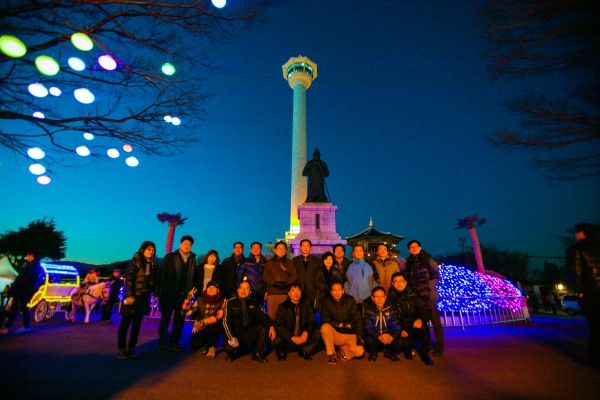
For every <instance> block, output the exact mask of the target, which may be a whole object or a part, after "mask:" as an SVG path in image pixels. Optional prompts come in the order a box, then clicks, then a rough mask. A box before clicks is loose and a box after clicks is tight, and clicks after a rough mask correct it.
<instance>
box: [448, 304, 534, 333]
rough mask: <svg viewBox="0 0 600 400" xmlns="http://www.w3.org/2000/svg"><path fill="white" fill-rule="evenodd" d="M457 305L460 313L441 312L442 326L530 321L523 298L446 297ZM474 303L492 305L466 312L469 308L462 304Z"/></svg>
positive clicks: (463, 326) (463, 327)
mask: <svg viewBox="0 0 600 400" xmlns="http://www.w3.org/2000/svg"><path fill="white" fill-rule="evenodd" d="M444 299H448V300H451V301H452V303H453V304H456V305H457V307H456V308H457V309H458V311H440V316H441V319H442V325H443V326H445V327H458V326H460V327H462V329H465V326H474V325H492V326H493V325H495V324H503V323H513V324H514V323H515V322H517V321H525V322H527V321H529V320H530V316H529V310H528V309H527V305H526V301H525V300H526V299H525V297H523V296H512V297H508V296H505V297H485V298H483V297H482V298H477V297H471V296H462V297H450V298H448V297H445V298H444ZM474 302H481V303H490V306H489V307H486V308H481V309H478V310H476V311H464V310H466V309H467V308H466V307H462V306H461V303H465V304H467V303H468V304H473V303H474ZM498 304H508V305H510V304H519V306H517V307H516V306H514V305H513V306H504V307H503V306H500V305H498Z"/></svg>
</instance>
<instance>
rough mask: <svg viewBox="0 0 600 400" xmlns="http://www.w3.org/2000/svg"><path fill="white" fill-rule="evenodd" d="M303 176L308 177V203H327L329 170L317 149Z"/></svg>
mask: <svg viewBox="0 0 600 400" xmlns="http://www.w3.org/2000/svg"><path fill="white" fill-rule="evenodd" d="M302 176H308V195H307V197H306V201H305V202H306V203H327V202H328V200H327V196H325V178H327V177H328V176H329V169H327V164H325V161H321V152H320V151H319V149H315V152H314V153H313V159H312V160H310V161H308V162H307V163H306V165H305V166H304V170H303V171H302Z"/></svg>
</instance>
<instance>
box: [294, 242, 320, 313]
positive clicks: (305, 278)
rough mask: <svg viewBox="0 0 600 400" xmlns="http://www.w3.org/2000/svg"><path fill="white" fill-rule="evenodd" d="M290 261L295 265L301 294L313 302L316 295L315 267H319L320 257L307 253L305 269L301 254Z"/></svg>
mask: <svg viewBox="0 0 600 400" xmlns="http://www.w3.org/2000/svg"><path fill="white" fill-rule="evenodd" d="M292 261H293V262H294V265H295V266H296V274H297V275H298V284H300V288H301V289H302V296H303V297H304V298H306V299H308V300H310V301H311V304H314V302H315V298H316V297H317V290H316V288H315V276H316V274H317V268H319V265H320V264H321V259H320V258H319V257H317V256H313V255H312V254H309V256H308V265H307V266H306V269H304V256H303V255H299V256H296V257H294V258H292Z"/></svg>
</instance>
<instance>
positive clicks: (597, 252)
mask: <svg viewBox="0 0 600 400" xmlns="http://www.w3.org/2000/svg"><path fill="white" fill-rule="evenodd" d="M575 238H576V239H577V243H576V244H574V245H572V246H571V247H569V248H568V249H567V252H566V258H567V260H566V266H567V273H568V274H569V279H570V280H571V287H572V288H573V291H575V293H578V294H579V303H580V305H581V312H582V314H583V315H585V318H586V319H587V322H588V328H589V330H590V347H589V353H590V357H591V358H592V360H593V361H595V362H600V240H598V227H597V226H596V225H593V224H589V223H582V224H577V225H575Z"/></svg>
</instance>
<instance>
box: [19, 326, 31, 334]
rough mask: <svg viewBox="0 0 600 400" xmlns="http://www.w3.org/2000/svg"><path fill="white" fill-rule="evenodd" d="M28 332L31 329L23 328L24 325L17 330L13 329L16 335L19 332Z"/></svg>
mask: <svg viewBox="0 0 600 400" xmlns="http://www.w3.org/2000/svg"><path fill="white" fill-rule="evenodd" d="M29 332H31V329H29V328H25V327H22V328H21V329H17V330H16V331H15V334H16V335H18V334H20V333H29Z"/></svg>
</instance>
